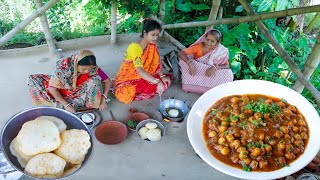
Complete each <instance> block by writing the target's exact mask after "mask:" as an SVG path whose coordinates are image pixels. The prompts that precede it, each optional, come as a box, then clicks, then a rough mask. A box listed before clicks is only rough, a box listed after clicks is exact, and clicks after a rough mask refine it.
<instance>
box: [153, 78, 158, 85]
mask: <svg viewBox="0 0 320 180" xmlns="http://www.w3.org/2000/svg"><path fill="white" fill-rule="evenodd" d="M159 82H160V80H159V79H155V80H154V81H153V82H152V83H153V84H158V83H159Z"/></svg>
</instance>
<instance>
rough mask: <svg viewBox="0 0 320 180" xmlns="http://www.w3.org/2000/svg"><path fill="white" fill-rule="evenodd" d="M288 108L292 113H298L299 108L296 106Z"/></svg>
mask: <svg viewBox="0 0 320 180" xmlns="http://www.w3.org/2000/svg"><path fill="white" fill-rule="evenodd" d="M288 108H289V109H290V110H291V111H292V112H297V108H296V107H295V106H292V105H290V106H288Z"/></svg>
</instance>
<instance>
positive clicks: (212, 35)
mask: <svg viewBox="0 0 320 180" xmlns="http://www.w3.org/2000/svg"><path fill="white" fill-rule="evenodd" d="M221 39H222V34H221V32H220V31H218V30H216V29H213V30H209V31H207V32H206V33H205V34H203V35H202V36H201V37H200V38H199V39H198V40H197V41H196V42H195V43H194V44H192V45H191V46H190V47H189V48H187V49H184V50H183V51H180V52H179V54H178V55H179V65H180V70H181V78H182V90H184V91H186V92H195V93H205V92H207V91H208V90H210V89H211V88H213V87H215V86H218V85H220V84H223V83H226V82H230V81H233V73H232V71H231V69H230V68H229V63H228V57H229V51H228V49H227V48H226V47H224V46H223V45H222V44H220V41H221Z"/></svg>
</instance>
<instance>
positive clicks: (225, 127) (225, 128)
mask: <svg viewBox="0 0 320 180" xmlns="http://www.w3.org/2000/svg"><path fill="white" fill-rule="evenodd" d="M218 129H219V132H221V133H223V132H225V131H226V130H227V126H219V127H218Z"/></svg>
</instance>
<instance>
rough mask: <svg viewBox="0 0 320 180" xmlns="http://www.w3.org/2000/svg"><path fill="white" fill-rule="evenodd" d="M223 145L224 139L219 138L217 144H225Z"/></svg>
mask: <svg viewBox="0 0 320 180" xmlns="http://www.w3.org/2000/svg"><path fill="white" fill-rule="evenodd" d="M225 143H226V138H224V137H221V138H219V140H218V144H225Z"/></svg>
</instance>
